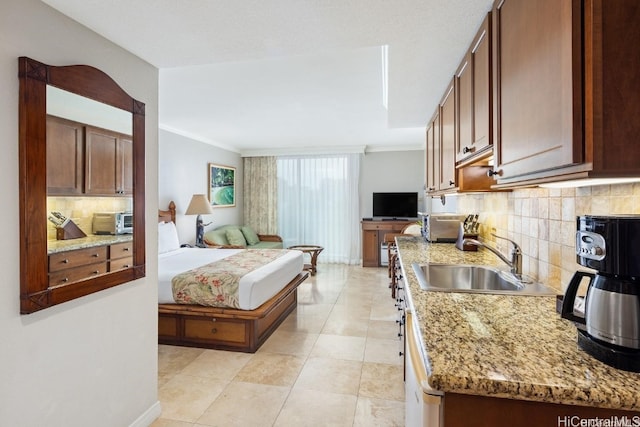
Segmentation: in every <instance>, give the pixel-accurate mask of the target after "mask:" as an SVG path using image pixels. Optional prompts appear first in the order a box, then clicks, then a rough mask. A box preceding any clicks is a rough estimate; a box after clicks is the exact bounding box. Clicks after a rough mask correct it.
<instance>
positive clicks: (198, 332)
mask: <svg viewBox="0 0 640 427" xmlns="http://www.w3.org/2000/svg"><path fill="white" fill-rule="evenodd" d="M175 209H176V208H175V204H174V203H173V202H171V203H170V204H169V209H168V210H160V211H159V212H158V221H159V229H160V228H161V227H163V225H161V224H162V223H167V224H169V223H173V224H175ZM173 224H171V225H172V226H173ZM159 234H160V233H159ZM162 240H163V238H162V237H159V242H158V244H159V252H161V253H159V255H158V342H159V343H160V344H171V345H182V346H190V347H201V348H212V349H220V350H232V351H241V352H247V353H254V352H255V351H256V350H257V349H258V348H259V347H260V346H261V345H262V343H264V341H266V339H267V338H269V336H270V335H271V334H272V333H273V331H275V329H276V328H277V327H278V326H279V325H280V324H281V323H282V322H283V321H284V319H286V317H287V316H288V315H289V314H290V313H291V312H292V311H293V310H294V309H295V308H296V306H297V303H298V298H297V288H298V286H299V285H300V284H301V283H302V282H303V281H304V280H305V279H306V278H307V277H308V276H309V274H308V273H307V272H304V271H303V270H302V267H303V264H304V262H303V260H302V253H297V252H298V251H287V250H280V251H279V252H281V254H275V255H271V256H273V257H275V259H273V260H270V262H268V263H267V264H265V265H264V266H261V267H259V268H256V269H255V270H254V271H250V272H248V273H247V274H245V275H243V276H242V278H241V279H240V281H239V283H238V284H237V287H238V292H237V296H235V297H234V298H233V299H232V301H231V302H229V304H228V305H227V306H204V305H200V304H197V303H186V304H185V303H184V302H185V300H186V301H192V300H191V299H189V298H183V299H182V300H181V301H179V302H182V303H177V302H176V301H175V298H174V297H175V295H174V293H173V290H172V284H171V282H172V280H173V278H178V275H180V274H183V273H184V274H188V273H185V272H186V271H192V272H193V270H192V269H197V268H207V267H206V266H205V264H206V265H208V263H211V262H213V261H216V260H217V261H218V262H217V263H215V264H216V265H225V264H232V263H233V262H232V260H233V259H234V257H240V256H242V255H241V254H240V253H241V252H254V251H253V250H252V251H245V250H242V249H203V248H179V249H177V248H172V249H171V250H168V251H163V250H162V247H163V245H164V244H165V243H163V241H162ZM271 251H278V250H273V249H272V250H271ZM225 259H226V260H227V261H225ZM238 263H239V264H243V262H238ZM202 266H204V267H202ZM177 297H178V298H180V297H181V295H180V293H178V294H177ZM193 301H197V299H194V300H193ZM216 304H217V303H216ZM220 304H222V305H226V304H227V302H220Z"/></svg>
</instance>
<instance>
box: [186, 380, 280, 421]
mask: <svg viewBox="0 0 640 427" xmlns="http://www.w3.org/2000/svg"><path fill="white" fill-rule="evenodd" d="M289 391H290V389H289V387H278V386H272V385H264V384H251V383H245V382H236V381H234V382H232V383H230V384H229V385H228V386H227V388H225V389H224V391H223V392H222V393H221V394H220V396H218V398H217V399H216V400H215V402H213V403H212V404H211V406H209V408H208V409H207V410H206V411H205V413H204V414H203V415H202V416H201V417H200V419H198V424H201V425H206V426H220V427H231V426H238V427H245V426H246V427H250V426H255V427H263V426H270V425H273V423H274V422H275V420H276V417H277V416H278V414H279V413H280V409H281V408H282V405H283V404H284V401H285V399H286V398H287V396H288V395H289Z"/></svg>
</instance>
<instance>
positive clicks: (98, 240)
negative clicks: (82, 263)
mask: <svg viewBox="0 0 640 427" xmlns="http://www.w3.org/2000/svg"><path fill="white" fill-rule="evenodd" d="M131 240H133V236H132V235H131V234H120V235H117V236H110V235H100V236H98V235H89V236H87V237H81V238H79V239H69V240H49V241H47V252H48V254H49V255H51V254H55V253H57V252H66V251H73V250H75V249H85V248H94V247H96V246H105V245H112V244H114V243H124V242H130V241H131Z"/></svg>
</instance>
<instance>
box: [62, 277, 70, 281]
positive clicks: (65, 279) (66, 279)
mask: <svg viewBox="0 0 640 427" xmlns="http://www.w3.org/2000/svg"><path fill="white" fill-rule="evenodd" d="M68 281H69V278H68V277H65V278H64V279H62V280H61V282H68Z"/></svg>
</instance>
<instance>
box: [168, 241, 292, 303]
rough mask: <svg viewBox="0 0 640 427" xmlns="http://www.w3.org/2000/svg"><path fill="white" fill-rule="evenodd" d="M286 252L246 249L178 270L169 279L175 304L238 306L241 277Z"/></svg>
mask: <svg viewBox="0 0 640 427" xmlns="http://www.w3.org/2000/svg"><path fill="white" fill-rule="evenodd" d="M285 253H286V250H282V249H247V250H244V251H242V252H239V253H237V254H234V255H231V256H229V257H227V258H224V259H221V260H219V261H214V262H212V263H210V264H206V265H203V266H201V267H198V268H194V269H193V270H189V271H185V272H184V273H180V274H178V275H177V276H175V277H174V278H173V279H172V280H171V286H172V288H173V299H174V300H175V301H176V303H178V304H198V305H206V306H211V307H232V308H240V306H239V301H238V298H239V297H238V286H239V283H240V279H241V278H242V277H243V276H244V275H246V274H247V273H249V272H251V271H253V270H255V269H257V268H259V267H262V266H263V265H266V264H268V263H270V262H271V261H273V260H275V259H276V258H279V257H281V256H282V255H284V254H285Z"/></svg>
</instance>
